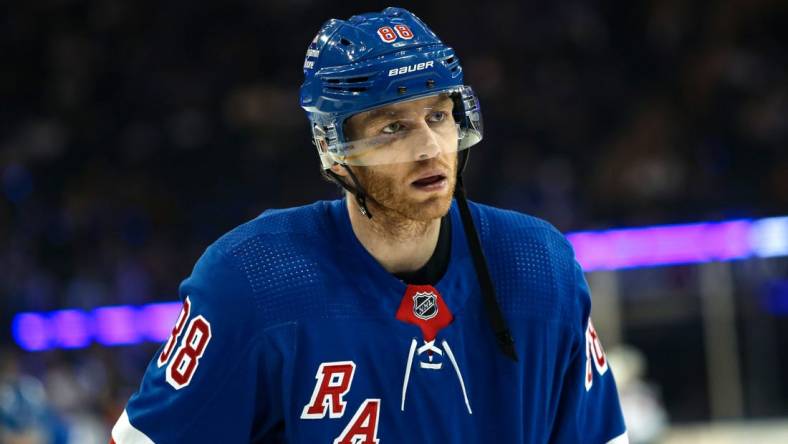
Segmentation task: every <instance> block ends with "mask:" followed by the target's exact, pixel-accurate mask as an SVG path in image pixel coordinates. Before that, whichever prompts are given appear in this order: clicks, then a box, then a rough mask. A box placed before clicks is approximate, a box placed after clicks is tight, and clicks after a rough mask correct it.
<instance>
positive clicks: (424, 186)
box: [412, 174, 447, 191]
mask: <svg viewBox="0 0 788 444" xmlns="http://www.w3.org/2000/svg"><path fill="white" fill-rule="evenodd" d="M446 183H447V181H446V176H444V175H443V174H432V175H429V176H425V177H422V178H420V179H418V180H415V181H413V182H412V185H413V186H414V187H416V188H418V189H420V190H424V191H433V190H439V189H441V188H443V187H444V186H446Z"/></svg>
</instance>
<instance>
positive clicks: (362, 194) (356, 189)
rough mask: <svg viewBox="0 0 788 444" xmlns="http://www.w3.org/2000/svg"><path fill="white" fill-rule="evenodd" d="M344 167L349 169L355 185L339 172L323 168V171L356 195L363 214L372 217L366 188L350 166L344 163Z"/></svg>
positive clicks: (346, 169)
mask: <svg viewBox="0 0 788 444" xmlns="http://www.w3.org/2000/svg"><path fill="white" fill-rule="evenodd" d="M342 168H344V169H345V171H347V173H348V175H349V176H350V180H352V181H353V185H351V184H349V183H347V182H345V181H344V180H343V179H342V177H341V176H340V175H339V174H337V173H335V172H333V171H331V170H330V169H327V170H323V173H324V174H326V175H327V177H328V178H329V179H331V180H332V181H334V182H336V183H338V184H339V185H340V186H341V187H342V188H344V189H346V190H347V191H348V192H350V194H352V195H353V196H355V197H356V203H358V209H359V211H361V214H363V215H364V216H367V217H368V218H370V219H372V213H371V212H370V211H369V208H368V207H367V192H366V191H365V190H364V187H362V186H361V183H360V182H359V181H358V177H356V174H355V173H354V172H353V170H351V169H350V167H348V166H347V165H344V164H342Z"/></svg>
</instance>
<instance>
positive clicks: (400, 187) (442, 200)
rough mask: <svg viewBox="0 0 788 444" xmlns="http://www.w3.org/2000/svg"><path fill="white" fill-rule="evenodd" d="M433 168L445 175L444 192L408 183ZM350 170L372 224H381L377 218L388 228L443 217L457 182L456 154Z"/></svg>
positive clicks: (447, 209) (449, 205)
mask: <svg viewBox="0 0 788 444" xmlns="http://www.w3.org/2000/svg"><path fill="white" fill-rule="evenodd" d="M434 168H440V169H441V170H443V171H445V172H446V181H447V185H448V186H447V187H446V189H445V190H444V191H440V192H433V193H425V192H423V191H420V190H417V189H415V188H414V187H413V185H412V184H411V182H412V181H413V180H415V178H416V177H418V176H419V174H422V173H423V172H426V171H427V170H430V169H434ZM353 170H354V173H355V174H356V176H357V177H358V180H359V182H360V183H361V186H362V187H364V189H365V190H366V192H367V196H368V205H370V207H371V208H370V210H371V212H372V214H373V215H374V216H373V221H374V219H378V221H380V222H383V221H382V220H380V219H385V220H386V222H387V223H386V225H389V226H390V227H391V228H393V226H395V225H402V224H405V225H410V224H412V223H413V222H418V223H426V222H429V221H432V220H435V219H438V218H441V217H443V216H445V215H446V213H448V211H449V208H451V201H452V197H453V196H454V187H455V185H456V182H457V154H456V153H452V154H451V155H440V156H437V157H433V158H431V159H428V160H422V161H416V162H410V163H407V164H401V165H393V166H391V165H388V166H379V167H356V168H353ZM378 215H380V216H382V217H379V216H378ZM403 228H404V227H403Z"/></svg>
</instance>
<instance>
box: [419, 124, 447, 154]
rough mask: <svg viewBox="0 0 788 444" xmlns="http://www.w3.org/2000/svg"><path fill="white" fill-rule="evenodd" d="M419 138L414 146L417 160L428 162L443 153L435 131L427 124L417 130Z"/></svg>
mask: <svg viewBox="0 0 788 444" xmlns="http://www.w3.org/2000/svg"><path fill="white" fill-rule="evenodd" d="M415 131H416V132H417V133H418V138H417V139H416V141H415V142H416V143H415V144H414V145H415V147H414V150H415V152H414V155H415V159H416V160H427V159H432V158H433V157H437V156H438V155H439V154H440V153H441V145H440V140H439V139H438V135H437V134H436V133H435V131H433V130H432V128H430V126H429V125H427V124H426V123H424V124H423V126H420V127H419V128H418V129H417V130H415Z"/></svg>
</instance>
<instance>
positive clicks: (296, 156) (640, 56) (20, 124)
mask: <svg viewBox="0 0 788 444" xmlns="http://www.w3.org/2000/svg"><path fill="white" fill-rule="evenodd" d="M332 3H333V2H319V1H313V0H289V1H286V0H273V1H261V0H254V1H253V0H236V1H223V2H187V1H183V0H170V1H166V2H154V1H150V0H142V1H135V2H128V1H123V0H93V1H89V0H41V1H34V2H22V1H14V2H8V4H7V5H5V13H4V14H2V15H0V49H1V50H0V53H1V54H2V68H0V270H2V277H1V278H0V326H2V328H3V331H2V332H0V344H5V345H6V346H8V347H9V350H12V349H13V347H12V346H10V335H9V334H8V331H9V329H8V328H6V326H8V325H10V319H11V316H12V314H13V313H15V312H19V311H23V310H51V309H55V308H62V307H81V308H92V307H95V306H99V305H107V304H117V303H132V304H137V303H143V302H147V301H152V300H173V299H175V298H176V295H177V285H178V283H179V281H180V279H182V278H184V277H185V276H187V275H188V273H189V270H190V268H191V266H192V264H193V263H194V261H195V260H196V259H197V258H198V257H199V255H200V253H201V252H202V250H203V249H204V248H205V247H206V246H207V245H208V244H209V243H210V242H212V241H213V240H214V239H215V238H216V237H218V236H219V235H220V234H221V233H223V232H224V231H226V230H228V229H230V228H232V227H233V226H235V225H237V224H239V223H241V222H243V221H245V220H247V219H250V218H252V217H254V216H255V215H257V214H259V213H260V212H261V211H263V210H265V209H266V208H273V207H284V206H292V205H297V204H302V203H307V202H310V201H313V200H315V199H323V198H335V197H336V196H338V195H339V192H338V190H337V189H336V188H335V187H334V186H332V185H331V184H328V183H326V182H325V181H324V180H322V179H321V178H320V174H319V162H318V158H317V156H316V153H315V152H314V149H313V147H312V145H311V143H310V140H309V130H308V126H307V123H306V119H305V116H304V114H303V112H302V110H301V109H300V108H299V106H298V87H299V85H300V82H301V76H302V71H301V66H302V64H303V57H304V53H305V50H306V47H307V45H308V43H309V41H311V39H312V37H313V35H314V33H315V32H316V31H317V29H318V28H319V26H320V24H321V23H322V22H323V21H324V20H325V19H328V18H329V17H339V18H347V17H349V16H350V15H352V14H353V13H355V12H361V11H359V8H361V9H363V10H375V9H382V8H383V7H384V6H388V4H383V3H380V4H378V3H377V2H364V4H363V5H357V6H354V7H350V6H348V5H342V6H339V5H336V4H332ZM401 6H403V7H406V8H409V9H411V10H413V11H414V12H415V13H416V14H418V15H419V16H421V17H422V18H423V19H424V20H425V21H426V22H427V23H429V25H430V26H431V27H432V28H433V29H434V30H435V31H436V32H437V33H438V34H439V35H440V36H441V38H442V39H443V40H445V41H446V42H448V43H449V44H451V45H452V46H454V47H455V49H456V50H457V52H458V54H459V56H460V58H461V61H462V63H463V65H464V69H465V76H466V83H468V84H470V85H472V86H474V88H475V89H476V90H477V93H478V94H479V96H480V99H481V103H482V106H483V110H484V117H485V140H484V141H483V142H482V144H481V145H480V146H479V147H477V148H474V149H473V153H472V155H471V162H470V167H469V170H468V172H467V182H468V188H469V190H470V191H469V192H470V195H471V198H473V199H475V200H480V201H484V202H487V203H491V204H495V205H499V206H503V207H508V208H513V209H517V210H520V211H524V212H527V213H530V214H534V215H537V216H539V217H543V218H546V219H548V220H550V221H551V222H553V223H554V224H556V225H557V226H558V227H559V228H560V229H561V230H564V231H568V230H574V229H591V228H603V227H609V226H628V225H644V224H656V223H670V222H681V221H696V220H708V219H724V218H733V217H758V216H765V215H784V214H788V75H786V72H787V69H786V68H787V67H788V63H787V62H788V30H787V28H786V26H785V24H786V23H788V4H787V3H786V2H784V1H779V0H717V1H711V2H687V1H682V0H651V1H644V2H587V1H580V0H570V1H561V2H522V1H504V2H493V3H490V2H479V1H477V2H470V1H467V0H464V1H461V2H456V1H455V2H428V3H424V2H420V3H418V4H416V5H410V4H408V3H407V2H405V3H402V4H401ZM488 177H493V178H494V179H493V180H490V179H488ZM152 352H153V348H152V346H140V347H129V348H125V349H122V350H121V349H110V350H101V349H89V350H87V351H82V352H71V353H65V352H63V353H61V352H52V353H41V354H32V355H16V354H14V355H15V356H17V358H11V354H7V353H5V354H3V356H4V361H5V362H7V363H11V362H12V361H13V362H14V363H20V359H21V365H22V366H23V367H24V368H26V369H27V370H26V371H27V372H28V373H30V374H32V375H34V376H36V377H37V378H39V380H40V381H41V383H42V384H43V385H42V386H41V387H47V386H51V382H52V378H58V377H60V378H64V377H68V378H73V381H76V382H74V383H73V384H71V386H78V384H79V382H78V381H79V380H80V378H83V379H84V381H87V382H86V385H87V386H88V388H90V390H86V391H80V393H81V394H80V395H79V396H84V397H87V398H86V399H83V398H80V399H79V400H78V401H76V402H72V403H71V404H69V402H64V401H62V399H60V398H66V399H68V396H69V395H68V394H65V395H64V394H62V393H49V396H50V397H53V396H54V398H55V400H54V401H55V402H54V405H55V406H56V407H57V408H56V412H59V414H60V415H72V416H73V415H76V414H78V413H79V412H80V411H81V410H82V409H87V410H90V411H92V412H93V414H94V415H95V414H96V412H101V413H99V416H97V417H98V418H101V419H104V418H105V416H106V417H111V416H114V415H115V414H116V413H117V408H119V407H118V406H122V403H123V402H124V401H125V398H127V397H128V395H129V393H130V391H132V390H133V389H134V386H135V385H136V384H137V383H138V380H139V375H140V374H141V372H142V368H144V365H145V363H146V361H147V359H148V357H149V356H150V355H151V353H152ZM19 356H21V358H19ZM7 367H8V368H7V369H6V370H5V371H4V373H5V374H9V375H10V374H16V373H18V372H16V373H15V371H12V370H11V369H10V368H11V367H14V368H16V366H11V365H10V364H9V365H8V366H7ZM53 369H54V370H58V369H60V370H62V372H60V373H58V372H57V371H53ZM64 374H65V375H66V376H63V375H64ZM8 378H10V376H9V377H8ZM17 379H18V378H17ZM28 382H29V381H28ZM0 384H1V383H0ZM31 384H33V385H34V386H35V383H31ZM31 390H32V392H36V390H37V389H31ZM58 397H60V398H58ZM77 406H79V408H77ZM86 406H87V407H86ZM113 409H114V410H113ZM0 411H2V406H0ZM107 412H109V413H107ZM95 417H96V416H94V418H95ZM113 419H114V418H113ZM6 426H7V425H6ZM2 428H3V424H2V423H0V429H2ZM84 442H87V441H84Z"/></svg>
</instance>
